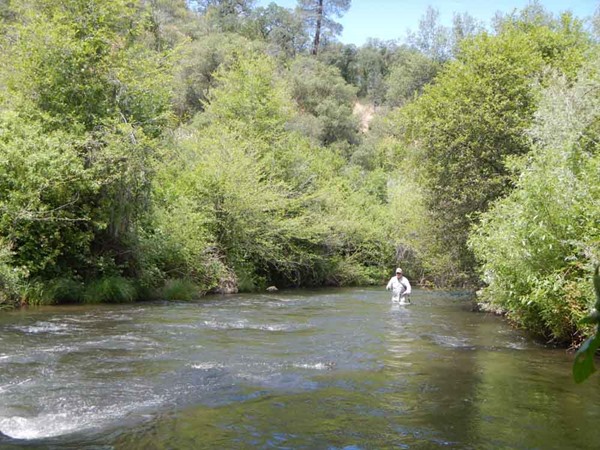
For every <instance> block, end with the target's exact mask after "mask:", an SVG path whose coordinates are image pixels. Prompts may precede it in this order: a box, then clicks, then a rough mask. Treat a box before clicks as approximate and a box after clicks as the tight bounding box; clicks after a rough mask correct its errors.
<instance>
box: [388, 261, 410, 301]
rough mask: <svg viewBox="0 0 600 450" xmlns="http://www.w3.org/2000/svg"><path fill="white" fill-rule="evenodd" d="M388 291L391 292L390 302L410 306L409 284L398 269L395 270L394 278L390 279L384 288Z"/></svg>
mask: <svg viewBox="0 0 600 450" xmlns="http://www.w3.org/2000/svg"><path fill="white" fill-rule="evenodd" d="M385 288H386V289H387V290H388V291H389V290H391V291H392V302H393V303H400V304H401V305H409V304H410V297H409V296H410V293H411V290H412V289H411V287H410V282H409V281H408V280H407V279H406V277H404V276H402V269H401V268H400V267H398V268H397V269H396V276H395V277H392V278H390V281H389V282H388V284H387V286H386V287H385Z"/></svg>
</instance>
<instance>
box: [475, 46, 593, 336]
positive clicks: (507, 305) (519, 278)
mask: <svg viewBox="0 0 600 450" xmlns="http://www.w3.org/2000/svg"><path fill="white" fill-rule="evenodd" d="M599 61H600V60H599V59H598V56H597V55H596V56H594V57H593V58H592V59H591V61H590V63H588V64H587V67H586V70H585V71H583V72H581V74H580V77H579V79H578V80H577V81H576V82H575V83H572V82H571V81H569V80H568V79H567V78H566V77H564V76H562V77H560V76H557V77H555V78H553V79H552V81H551V83H550V85H549V87H548V88H547V89H546V90H545V91H544V94H543V97H542V100H541V105H540V109H539V110H538V112H537V113H536V116H535V122H534V127H533V128H532V130H531V135H532V136H533V137H534V140H535V142H536V146H535V147H534V148H533V150H532V151H531V152H530V153H529V154H528V155H527V156H523V157H520V158H517V159H515V160H514V161H513V162H512V168H513V171H514V173H515V181H514V182H515V185H516V187H515V190H514V191H513V192H511V193H510V195H508V196H507V197H505V198H503V199H500V200H498V201H496V202H495V203H494V204H493V206H492V208H491V209H490V210H489V211H488V212H487V213H485V214H484V215H483V216H482V220H481V223H480V225H478V226H477V227H476V228H475V232H474V233H473V235H472V236H471V239H470V244H471V246H472V248H473V250H474V251H475V254H476V255H477V257H478V259H479V260H480V261H481V263H482V274H483V277H484V281H485V282H486V284H487V287H486V288H485V289H484V290H483V292H482V301H483V302H487V303H489V304H491V305H493V307H496V308H501V309H503V310H505V311H507V313H508V314H509V316H510V317H511V318H512V319H513V320H514V321H515V322H517V323H519V324H521V325H523V326H525V327H527V328H528V329H530V330H534V331H536V332H538V333H539V334H541V335H543V336H546V337H547V338H548V339H551V340H554V341H558V342H566V343H571V342H578V341H580V340H581V339H582V337H583V336H584V335H586V334H588V331H589V330H588V329H587V328H586V327H587V325H585V324H584V323H582V322H580V320H581V319H582V318H583V317H584V315H585V314H586V312H587V311H588V310H589V309H591V307H592V306H593V304H594V295H593V292H592V288H591V286H592V283H591V282H590V281H591V279H592V274H593V270H594V266H595V265H597V264H598V261H599V260H600V246H599V245H598V242H599V240H598V239H599V231H600V229H599V228H598V223H599V221H600V209H599V208H598V205H599V204H600V202H599V199H600V187H599V184H598V173H599V172H598V171H599V170H600V153H599V152H598V132H599V130H598V111H599V108H598V106H599V105H598V102H599V100H600V95H599V94H600V84H599V81H598V80H599V78H598V75H599V73H600V70H599V69H600V65H599Z"/></svg>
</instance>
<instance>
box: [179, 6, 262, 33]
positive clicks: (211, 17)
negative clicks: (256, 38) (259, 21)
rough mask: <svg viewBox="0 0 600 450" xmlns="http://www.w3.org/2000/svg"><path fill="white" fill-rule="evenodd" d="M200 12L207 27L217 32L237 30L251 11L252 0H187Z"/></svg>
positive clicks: (241, 26)
mask: <svg viewBox="0 0 600 450" xmlns="http://www.w3.org/2000/svg"><path fill="white" fill-rule="evenodd" d="M189 4H190V6H191V7H192V9H194V10H196V11H198V12H200V13H202V14H203V15H204V16H205V18H206V20H207V21H208V24H209V28H210V29H211V30H212V31H217V32H225V33H228V32H229V33H231V32H239V31H240V30H241V29H242V28H243V26H244V23H245V22H246V20H247V18H248V17H249V16H250V14H251V12H252V8H253V6H254V0H189Z"/></svg>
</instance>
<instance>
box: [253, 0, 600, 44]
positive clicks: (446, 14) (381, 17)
mask: <svg viewBox="0 0 600 450" xmlns="http://www.w3.org/2000/svg"><path fill="white" fill-rule="evenodd" d="M269 3H277V4H278V5H280V6H283V7H286V8H294V7H295V6H296V4H297V1H296V0H257V1H256V5H257V6H266V5H268V4H269ZM529 3H530V2H529V0H494V1H490V0H352V5H351V6H350V10H349V11H348V12H347V13H346V14H344V16H342V17H341V18H339V19H337V22H339V23H341V24H342V25H343V27H344V31H343V33H342V35H341V36H340V38H339V39H340V41H341V42H343V43H344V44H355V45H357V46H361V45H363V44H364V43H365V42H366V40H367V39H368V38H377V39H381V40H392V39H403V38H405V37H406V34H407V33H406V31H407V30H409V29H410V30H412V31H417V29H418V27H419V20H420V19H421V18H422V17H423V15H424V14H425V11H426V10H427V7H428V6H432V7H433V8H435V9H437V10H438V11H439V13H440V23H441V24H442V25H445V26H450V25H451V24H452V16H453V13H454V12H456V13H464V12H467V13H469V14H470V15H471V16H473V17H474V18H475V19H477V20H479V21H481V22H483V24H484V25H486V26H489V25H490V21H491V19H492V18H493V17H494V14H495V13H496V11H501V12H503V13H510V12H512V11H514V10H515V9H522V8H523V7H525V6H527V5H528V4H529ZM540 3H541V4H542V5H543V6H544V7H545V8H546V10H548V11H550V12H552V13H555V14H557V13H560V12H563V11H566V10H569V11H571V12H572V13H573V14H574V15H575V16H576V17H578V18H580V19H584V18H587V17H590V16H592V14H593V13H594V11H595V10H596V8H598V6H599V5H600V0H541V1H540Z"/></svg>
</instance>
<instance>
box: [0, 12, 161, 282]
mask: <svg viewBox="0 0 600 450" xmlns="http://www.w3.org/2000/svg"><path fill="white" fill-rule="evenodd" d="M17 10H18V13H19V14H18V17H19V20H18V21H16V22H15V23H13V24H11V25H10V26H9V28H8V31H7V33H6V36H5V38H6V40H7V41H10V43H11V45H2V52H3V57H4V59H6V61H10V64H7V65H5V66H3V67H2V68H1V69H0V80H1V81H0V84H2V85H4V86H5V87H6V88H5V89H4V91H3V92H2V98H1V100H2V108H3V110H4V111H5V114H6V115H5V116H4V117H3V121H4V123H5V127H6V128H4V127H3V129H4V130H9V129H12V130H15V131H13V133H12V134H9V133H7V132H4V133H3V145H2V158H3V160H4V161H7V162H8V164H7V165H6V166H4V167H3V176H4V177H5V180H7V181H6V182H5V183H4V184H3V186H2V198H3V203H4V208H3V210H2V211H1V213H2V218H1V221H0V222H1V223H2V229H1V230H0V236H2V237H3V238H4V239H5V240H7V241H8V242H9V244H10V245H11V246H12V248H13V250H14V260H15V263H16V264H18V265H19V266H24V267H26V268H27V270H28V272H29V275H30V276H31V278H32V279H34V278H36V277H38V278H40V279H42V280H43V279H48V278H52V277H56V276H58V275H64V276H77V277H81V278H90V277H95V276H99V275H103V274H111V275H112V274H117V275H118V274H130V275H133V274H135V273H136V271H137V263H136V257H137V255H136V253H135V251H132V250H133V249H134V248H135V239H136V229H137V226H138V223H139V220H140V219H141V218H142V217H143V216H144V214H145V212H146V211H147V209H148V201H149V197H148V194H149V187H150V180H151V176H152V159H153V155H154V151H155V149H156V147H157V145H158V144H157V142H158V141H157V140H158V139H159V138H160V137H161V135H162V132H163V130H164V129H165V127H167V126H168V125H169V123H170V91H169V83H168V76H167V74H168V73H169V71H170V67H169V58H168V55H165V54H163V53H160V52H157V51H156V50H155V49H156V46H155V45H154V43H152V44H151V45H147V44H148V42H153V33H152V31H151V26H150V22H149V20H148V17H149V16H148V10H147V9H145V8H141V7H139V5H134V4H131V3H130V2H128V1H126V0H111V1H91V2H90V1H83V0H68V1H65V2H61V3H60V4H58V3H56V2H53V1H48V0H36V1H32V2H27V3H25V4H21V5H19V6H18V8H17ZM5 42H6V41H5ZM20 148H21V150H19V149H20ZM19 165H22V167H21V168H19V167H18V166H19ZM11 180H12V181H11ZM14 223H19V224H20V231H19V230H15V229H14V228H13V226H14ZM40 242H42V243H43V250H42V251H40V252H36V250H35V248H38V250H39V247H40Z"/></svg>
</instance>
